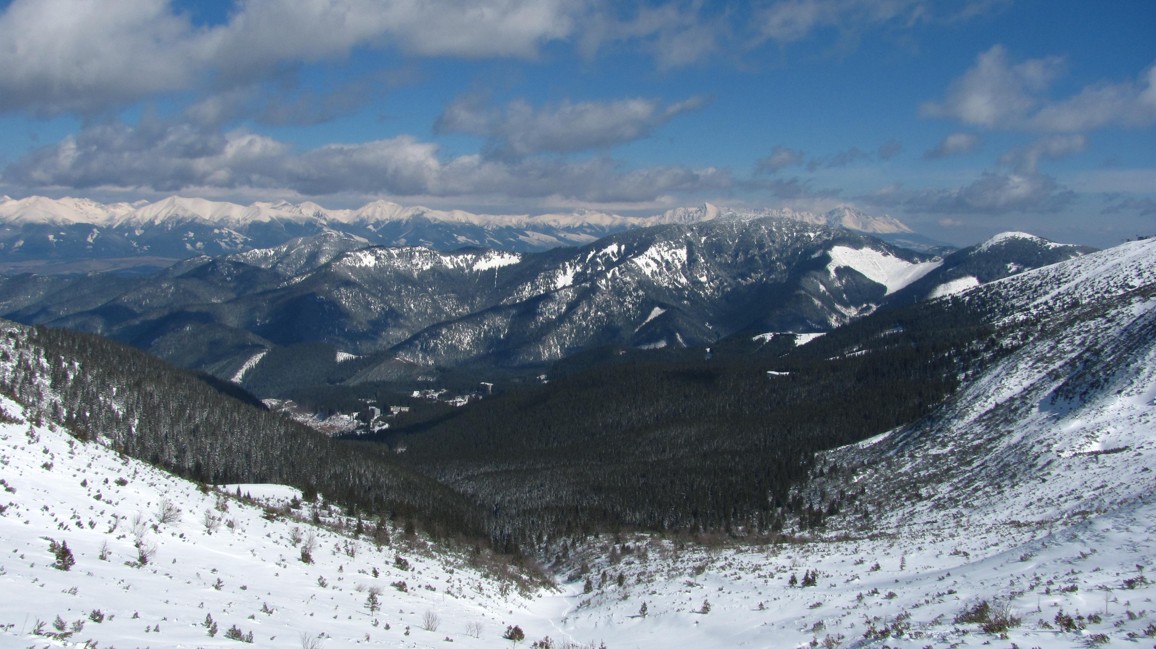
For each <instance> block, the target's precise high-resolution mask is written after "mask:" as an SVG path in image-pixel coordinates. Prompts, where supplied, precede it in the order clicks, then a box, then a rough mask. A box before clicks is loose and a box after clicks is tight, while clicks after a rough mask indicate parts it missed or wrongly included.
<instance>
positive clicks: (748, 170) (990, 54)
mask: <svg viewBox="0 0 1156 649" xmlns="http://www.w3.org/2000/svg"><path fill="white" fill-rule="evenodd" d="M0 56H2V57H3V60H4V62H5V63H4V65H3V66H2V67H0V191H2V192H4V193H6V194H9V195H11V196H15V197H21V196H26V195H31V194H44V195H49V196H63V195H71V196H88V197H92V198H95V199H98V200H105V201H108V200H129V201H132V200H142V199H143V200H151V199H156V198H159V197H162V196H166V195H170V194H181V195H189V196H205V197H208V198H216V199H226V200H235V201H239V202H249V201H253V200H280V199H285V200H290V201H300V200H314V201H316V202H318V203H321V204H322V205H325V206H330V207H348V206H357V205H360V204H363V203H366V202H369V201H371V200H376V199H388V200H393V201H396V202H399V203H403V204H410V205H412V204H422V205H427V206H431V207H439V208H449V207H454V208H462V209H468V210H471V211H476V212H483V213H540V212H559V211H569V210H572V209H579V208H585V209H597V210H605V211H612V212H618V213H623V214H647V213H656V212H660V211H662V210H665V209H668V208H670V207H675V206H686V205H695V204H699V203H702V202H704V201H710V202H714V203H718V204H724V205H734V206H752V207H781V206H785V207H794V208H800V209H820V210H821V209H829V208H830V207H834V206H836V205H840V204H850V205H854V206H856V207H858V208H860V209H862V210H864V211H866V212H868V213H875V214H881V213H886V214H891V215H893V216H896V217H898V218H900V219H901V220H903V221H905V222H907V223H908V224H909V225H911V226H912V227H914V228H915V229H916V230H917V231H919V232H921V233H923V234H926V235H929V236H932V237H935V238H938V239H941V240H945V241H949V242H952V243H957V244H966V243H972V242H974V241H978V240H980V239H982V238H984V237H986V236H988V235H990V234H992V233H995V232H998V231H1002V230H1009V229H1019V230H1027V231H1029V232H1034V233H1036V234H1040V235H1043V236H1047V237H1050V238H1053V239H1057V240H1062V241H1073V242H1081V243H1089V244H1092V245H1098V246H1107V245H1112V244H1115V243H1119V242H1120V241H1122V240H1124V239H1126V238H1130V237H1133V236H1136V235H1140V234H1144V235H1149V234H1156V232H1154V230H1156V228H1154V227H1153V226H1154V225H1156V3H1154V2H1151V1H1150V0H1113V1H1111V2H1087V1H1082V0H1081V1H1075V0H1054V1H1043V0H1037V1H1030V0H974V1H967V0H954V1H943V2H935V1H931V0H782V1H780V0H765V1H763V2H735V3H726V2H639V3H629V2H610V1H602V0H537V1H529V0H527V1H522V0H479V1H475V2H458V1H450V0H403V1H386V0H294V1H292V2H284V1H282V0H236V1H228V0H219V1H215V2H213V1H210V2H204V1H201V2H194V1H192V0H181V1H166V0H105V1H97V0H11V1H9V2H0Z"/></svg>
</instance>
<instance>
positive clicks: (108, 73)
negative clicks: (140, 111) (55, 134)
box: [0, 0, 206, 114]
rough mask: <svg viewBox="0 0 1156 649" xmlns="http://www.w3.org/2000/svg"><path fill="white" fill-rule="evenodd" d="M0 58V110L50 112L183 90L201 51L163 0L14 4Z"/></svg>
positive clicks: (2, 18) (4, 24) (1, 20)
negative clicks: (0, 62) (0, 61)
mask: <svg viewBox="0 0 1156 649" xmlns="http://www.w3.org/2000/svg"><path fill="white" fill-rule="evenodd" d="M0 60H3V62H4V63H3V65H0V110H16V109H28V110H31V111H32V112H36V113H49V114H50V113H60V112H68V111H79V112H88V111H90V110H94V109H97V108H101V107H105V106H109V105H117V104H120V103H122V102H131V101H135V100H137V99H140V98H143V97H147V96H149V95H152V94H155V93H159V92H166V91H171V90H176V89H180V88H183V87H186V86H187V85H188V84H189V83H190V82H191V81H192V80H193V78H194V77H195V76H196V74H197V70H198V68H199V67H200V66H202V65H203V64H204V63H205V60H206V52H205V51H204V48H203V47H202V43H201V42H200V40H199V38H198V37H197V34H196V33H195V32H194V30H193V29H192V27H191V26H190V24H189V23H188V22H187V21H186V20H185V19H183V18H181V17H178V16H176V15H174V14H172V13H171V11H170V9H169V7H168V3H167V2H165V1H164V0H117V1H116V2H91V1H89V0H14V2H12V3H11V4H10V5H8V7H7V9H6V10H5V11H4V12H3V13H2V14H0Z"/></svg>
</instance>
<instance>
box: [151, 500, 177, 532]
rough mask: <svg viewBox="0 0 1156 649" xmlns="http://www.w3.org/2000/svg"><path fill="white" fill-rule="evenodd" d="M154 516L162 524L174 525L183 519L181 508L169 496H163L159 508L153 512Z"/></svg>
mask: <svg viewBox="0 0 1156 649" xmlns="http://www.w3.org/2000/svg"><path fill="white" fill-rule="evenodd" d="M153 518H155V519H156V522H157V523H158V524H160V525H172V524H173V523H176V522H177V521H179V520H181V510H180V508H179V507H177V506H176V504H174V503H173V501H171V500H169V499H168V498H161V502H160V504H158V505H157V510H156V511H155V512H154V513H153Z"/></svg>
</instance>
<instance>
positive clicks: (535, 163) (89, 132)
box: [3, 123, 734, 203]
mask: <svg viewBox="0 0 1156 649" xmlns="http://www.w3.org/2000/svg"><path fill="white" fill-rule="evenodd" d="M3 181H4V182H6V183H15V184H20V185H23V186H25V187H30V188H60V187H66V188H72V189H90V188H104V189H121V190H151V191H158V192H177V191H182V190H186V189H190V188H192V189H198V190H247V189H261V190H266V191H267V192H268V193H280V194H295V195H303V196H323V195H334V194H357V195H367V196H399V197H402V196H432V197H501V198H506V199H510V200H513V201H516V200H518V199H540V198H547V197H549V198H559V199H566V200H573V201H580V202H588V203H607V202H608V203H631V202H634V203H637V202H646V201H654V200H656V199H658V198H660V197H663V196H665V195H667V194H670V193H672V192H677V193H686V192H699V191H708V190H709V191H725V190H728V189H729V188H731V187H732V186H733V185H734V181H733V179H732V178H731V175H730V173H729V172H728V171H726V170H725V169H718V168H713V167H704V168H697V169H696V168H689V167H684V166H678V165H671V166H661V167H650V168H642V169H631V168H627V167H625V166H623V165H622V164H621V163H618V162H616V161H614V160H610V159H606V158H595V159H591V160H582V161H566V160H561V159H556V158H542V157H537V158H528V159H524V160H515V161H505V160H493V159H486V158H484V157H482V156H479V155H464V156H458V157H453V158H446V157H444V156H442V155H441V152H440V150H439V148H438V146H437V145H436V144H433V143H429V142H422V141H420V140H418V139H416V138H413V137H410V136H400V137H395V138H388V139H382V140H375V141H371V142H365V143H359V144H334V145H328V146H323V147H319V148H316V149H312V150H308V151H303V152H298V151H295V150H294V149H293V148H292V147H291V146H289V145H287V144H285V143H283V142H279V141H277V140H274V139H272V138H268V137H265V136H261V135H256V134H253V133H250V132H247V131H241V130H235V131H230V132H224V133H222V132H217V131H214V130H212V129H208V128H204V127H197V126H193V125H189V124H160V123H147V124H141V125H138V126H137V127H130V126H128V125H125V124H123V123H112V124H104V125H99V126H93V127H89V128H86V129H84V130H82V131H81V132H80V133H78V134H76V135H71V136H68V137H66V138H65V139H64V140H63V141H61V142H60V143H59V144H56V145H53V146H49V147H43V148H41V149H38V150H36V151H33V152H32V153H30V154H28V155H26V156H25V157H24V158H22V159H20V160H18V161H17V162H15V163H13V164H12V165H10V166H9V167H8V168H7V169H5V171H4V175H3Z"/></svg>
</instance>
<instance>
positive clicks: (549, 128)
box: [436, 96, 706, 158]
mask: <svg viewBox="0 0 1156 649" xmlns="http://www.w3.org/2000/svg"><path fill="white" fill-rule="evenodd" d="M705 103H706V100H705V99H702V98H700V97H691V98H690V99H686V100H684V101H680V102H676V103H672V104H666V105H663V104H662V103H661V102H659V101H657V100H654V99H642V98H632V99H621V100H617V101H609V102H577V103H574V102H569V101H566V102H561V103H559V104H555V105H551V106H544V107H541V108H535V107H533V106H531V105H530V104H529V103H527V102H525V101H514V102H511V103H510V104H508V105H507V106H505V107H504V108H503V109H494V108H491V107H489V106H487V105H486V104H485V102H484V101H483V100H482V99H481V98H479V97H476V96H475V97H465V98H462V99H459V100H457V101H455V102H454V103H452V104H451V105H449V106H448V107H446V109H445V110H444V111H443V112H442V115H441V116H440V117H439V118H438V120H437V125H436V129H437V130H438V131H440V132H459V133H469V134H471V135H480V136H482V137H485V138H486V139H487V144H486V151H487V154H488V155H489V156H490V157H496V158H521V157H525V156H527V155H533V154H536V153H568V152H574V151H586V150H591V149H606V148H609V147H613V146H616V145H619V144H623V143H626V142H631V141H634V140H638V139H641V138H645V137H647V136H649V135H650V133H651V132H652V131H653V130H654V129H655V128H657V127H659V126H661V125H663V124H665V123H666V122H668V121H670V120H671V119H673V118H674V117H676V116H678V115H680V114H682V113H685V112H688V111H692V110H696V109H698V108H701V107H702V106H703V105H705Z"/></svg>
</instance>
